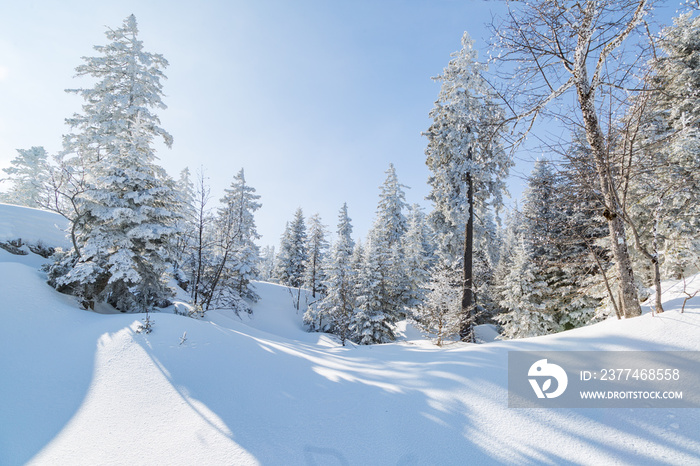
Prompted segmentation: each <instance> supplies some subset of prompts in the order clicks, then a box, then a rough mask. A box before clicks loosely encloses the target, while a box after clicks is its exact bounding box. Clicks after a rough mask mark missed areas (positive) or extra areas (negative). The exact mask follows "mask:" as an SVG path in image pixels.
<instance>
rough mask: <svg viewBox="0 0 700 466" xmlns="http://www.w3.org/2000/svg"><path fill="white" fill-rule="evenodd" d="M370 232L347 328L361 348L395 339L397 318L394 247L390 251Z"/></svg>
mask: <svg viewBox="0 0 700 466" xmlns="http://www.w3.org/2000/svg"><path fill="white" fill-rule="evenodd" d="M377 231H378V229H373V230H372V231H371V232H370V235H369V238H368V239H367V242H366V243H365V246H364V258H363V261H362V264H361V267H360V269H359V274H358V275H357V276H356V278H355V280H356V281H355V296H356V309H355V312H354V314H353V316H352V323H351V326H350V329H351V332H352V334H351V335H352V339H353V341H356V342H357V343H360V344H362V345H372V344H376V343H387V342H390V341H393V340H395V339H396V335H395V334H394V330H393V325H394V323H395V322H396V320H397V318H398V312H397V310H396V305H397V304H396V301H395V300H394V299H393V296H395V295H396V288H397V283H396V282H395V281H394V280H395V276H394V275H393V274H392V268H393V266H394V261H396V260H400V258H397V257H394V256H395V254H392V252H394V251H396V250H397V249H398V248H397V246H398V243H397V244H396V245H395V246H393V247H390V246H389V245H388V242H387V240H386V237H384V236H381V235H380V234H378V233H377Z"/></svg>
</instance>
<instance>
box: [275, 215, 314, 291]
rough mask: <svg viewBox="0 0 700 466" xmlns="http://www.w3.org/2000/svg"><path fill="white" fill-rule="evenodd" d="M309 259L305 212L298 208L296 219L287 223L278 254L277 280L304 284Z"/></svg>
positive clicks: (289, 284)
mask: <svg viewBox="0 0 700 466" xmlns="http://www.w3.org/2000/svg"><path fill="white" fill-rule="evenodd" d="M307 259H308V253H307V249H306V223H305V222H304V212H303V211H302V210H301V208H298V209H297V210H296V212H295V213H294V219H293V220H292V221H291V222H289V223H287V225H286V227H285V232H284V234H283V236H282V241H281V243H280V251H279V253H278V255H277V266H276V267H277V269H276V277H277V280H278V281H279V282H280V283H281V284H283V285H287V286H291V287H294V288H300V287H301V286H302V285H303V284H304V271H305V269H306V265H305V264H306V261H307Z"/></svg>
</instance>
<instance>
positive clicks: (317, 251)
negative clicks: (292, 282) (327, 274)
mask: <svg viewBox="0 0 700 466" xmlns="http://www.w3.org/2000/svg"><path fill="white" fill-rule="evenodd" d="M327 249H328V240H327V239H326V227H325V225H323V223H321V217H320V216H319V215H318V214H314V215H312V216H311V217H310V218H309V235H308V238H307V242H306V251H307V255H308V257H307V259H306V263H305V264H304V268H305V274H304V284H305V286H306V287H307V288H308V289H309V290H311V296H312V297H314V298H315V297H316V293H319V292H321V293H322V292H323V291H324V288H323V286H322V284H323V280H324V272H323V265H322V264H323V258H324V256H325V254H326V250H327Z"/></svg>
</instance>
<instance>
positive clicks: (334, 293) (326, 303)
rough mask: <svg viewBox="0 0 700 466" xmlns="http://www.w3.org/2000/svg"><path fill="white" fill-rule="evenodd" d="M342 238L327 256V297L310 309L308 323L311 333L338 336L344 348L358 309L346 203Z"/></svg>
mask: <svg viewBox="0 0 700 466" xmlns="http://www.w3.org/2000/svg"><path fill="white" fill-rule="evenodd" d="M337 232H338V235H337V238H336V241H335V242H334V243H333V246H332V247H331V251H330V253H329V254H328V256H327V260H326V264H325V266H324V269H325V271H326V280H325V282H324V285H325V287H326V290H327V291H326V295H325V296H324V297H323V299H322V300H321V301H320V302H319V303H317V304H316V305H313V306H309V308H308V310H307V311H306V313H305V314H304V322H305V323H306V324H307V325H308V326H309V329H310V330H311V331H323V332H330V333H334V334H336V335H338V337H340V340H341V342H342V344H343V345H345V342H346V341H347V340H349V339H350V337H351V333H350V325H351V323H352V315H353V311H354V309H355V302H356V300H355V280H356V278H355V274H354V272H353V269H352V266H351V257H352V255H353V248H354V241H353V239H352V223H351V220H350V217H348V206H347V204H343V207H342V208H341V209H340V213H339V215H338V229H337Z"/></svg>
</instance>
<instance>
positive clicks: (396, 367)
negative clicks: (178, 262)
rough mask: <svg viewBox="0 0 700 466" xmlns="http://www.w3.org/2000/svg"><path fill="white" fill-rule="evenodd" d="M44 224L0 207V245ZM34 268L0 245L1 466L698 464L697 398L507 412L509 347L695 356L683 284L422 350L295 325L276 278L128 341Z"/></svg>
mask: <svg viewBox="0 0 700 466" xmlns="http://www.w3.org/2000/svg"><path fill="white" fill-rule="evenodd" d="M8 212H9V214H10V215H13V217H12V220H8V219H10V217H9V215H8ZM52 222H55V217H54V216H53V214H50V213H44V212H41V211H35V210H29V209H23V210H18V208H14V207H8V206H4V205H2V206H0V225H1V226H0V228H1V229H0V231H1V232H2V234H1V235H0V239H1V238H8V236H7V235H8V234H9V235H15V234H16V233H17V232H20V233H21V235H22V237H23V238H24V237H26V238H30V237H31V238H32V239H33V240H36V241H38V240H42V241H44V242H45V243H46V244H48V245H54V243H53V240H56V241H65V239H64V238H63V237H62V236H61V235H60V234H59V235H57V236H54V234H55V232H54V231H53V230H52V228H48V227H47V226H46V225H49V224H52ZM8 230H10V233H7V231H8ZM31 234H33V235H34V236H31ZM33 261H35V259H33V258H32V257H31V255H29V256H12V255H10V254H9V253H6V252H5V251H0V291H1V294H2V301H1V302H0V328H2V329H3V332H2V338H0V374H2V375H1V376H0V464H2V465H15V464H25V463H28V464H41V465H53V464H71V465H81V464H85V465H87V464H91V465H92V464H134V465H138V464H169V465H178V464H198V465H199V464H201V465H206V464H259V463H262V464H286V465H295V464H323V465H326V464H329V465H330V464H466V463H470V464H493V463H548V464H558V463H576V464H697V463H698V462H700V431H699V430H698V428H697V427H698V425H700V412H698V411H699V410H697V409H509V408H508V407H507V372H506V369H507V353H508V351H511V350H531V351H535V350H547V351H566V350H596V351H605V350H686V351H690V350H692V351H700V338H699V336H700V335H699V333H700V297H696V298H693V299H691V300H689V301H688V302H687V304H686V308H685V312H684V313H682V314H681V313H680V312H679V310H680V307H681V305H682V303H683V300H684V298H685V296H686V295H685V294H683V285H682V283H681V284H673V283H670V282H669V283H664V307H665V308H666V309H667V312H664V313H663V314H656V315H654V314H652V313H651V312H649V311H648V310H647V312H646V313H645V314H644V315H643V316H641V317H637V318H634V319H629V320H622V321H618V320H615V319H612V320H607V321H604V322H601V323H599V324H596V325H593V326H589V327H585V328H580V329H576V330H572V331H568V332H563V333H559V334H556V335H549V336H542V337H536V338H529V339H522V340H516V341H493V342H490V343H484V344H478V345H468V344H463V343H453V344H449V345H446V346H444V347H443V348H437V347H436V346H434V345H432V344H430V343H429V342H427V341H425V340H413V339H412V338H414V337H415V336H416V335H415V332H414V330H413V329H412V328H411V327H410V326H406V327H404V328H403V329H401V331H400V333H401V334H402V335H405V337H406V338H407V339H406V340H405V341H401V342H398V343H394V344H386V345H375V346H364V347H361V346H355V345H350V346H348V347H342V346H339V345H338V343H337V342H336V341H335V340H334V339H333V338H330V337H328V336H326V335H323V334H309V333H306V332H304V330H303V327H302V323H301V312H298V311H296V310H295V309H294V307H293V300H292V296H291V294H290V293H289V291H288V289H287V288H286V287H280V286H277V285H273V284H268V283H256V284H255V286H256V292H257V293H258V294H259V295H260V296H261V299H260V301H259V302H258V303H256V304H255V306H254V307H253V310H254V314H253V316H252V317H248V316H245V315H243V316H241V317H240V318H239V317H236V316H235V315H234V314H233V313H232V312H231V311H224V310H222V311H213V312H209V313H207V317H206V318H205V319H204V320H197V319H191V318H187V317H183V316H179V315H174V314H168V313H156V314H152V316H151V317H152V319H153V320H154V321H155V324H154V327H153V332H152V333H150V334H148V335H144V334H140V333H137V332H136V330H137V328H138V325H139V322H140V320H141V319H142V318H143V317H144V316H143V315H141V314H110V315H101V314H97V313H93V312H88V311H83V310H80V309H79V308H78V306H77V304H76V301H75V299H74V298H72V297H70V296H65V295H61V294H59V293H57V292H56V291H55V290H53V289H52V288H50V287H49V286H48V285H46V284H45V277H44V275H43V274H42V273H41V272H39V271H37V269H36V264H35V262H33ZM687 287H688V290H689V291H691V292H692V291H694V290H696V289H698V288H700V276H695V277H692V279H689V280H688V281H687ZM304 300H305V296H304V295H302V302H304ZM482 330H483V335H484V337H483V339H484V340H490V339H491V338H490V337H488V335H489V332H492V329H489V328H483V329H482ZM184 332H187V340H186V341H185V342H184V343H182V344H181V343H180V341H181V337H182V335H183V333H184Z"/></svg>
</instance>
